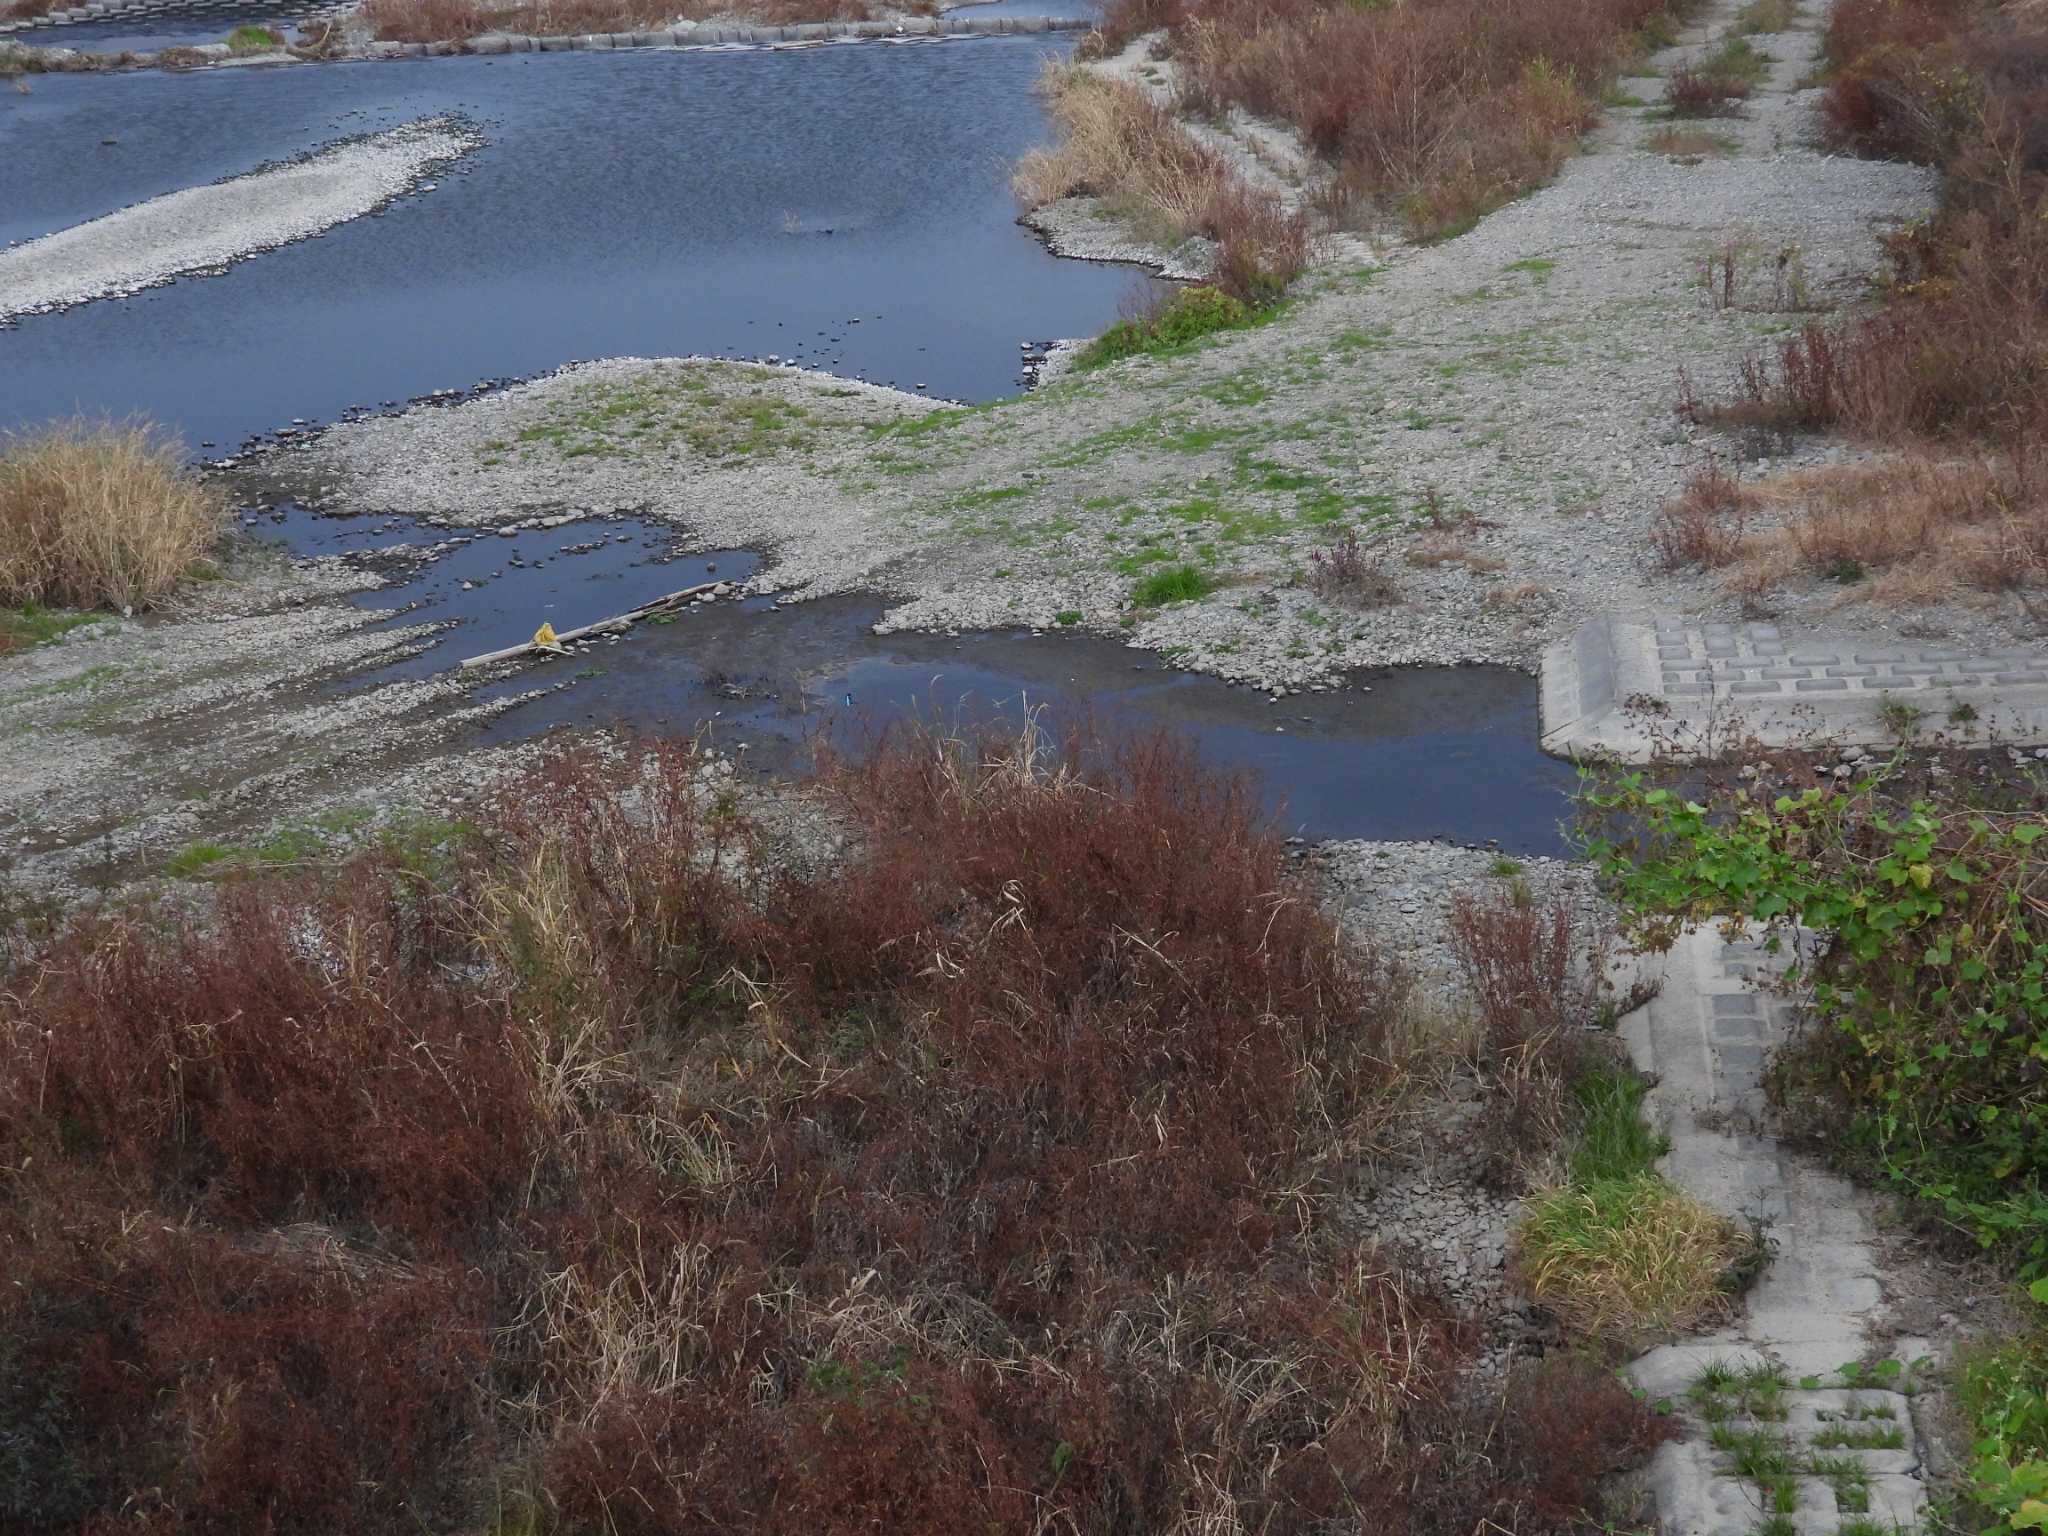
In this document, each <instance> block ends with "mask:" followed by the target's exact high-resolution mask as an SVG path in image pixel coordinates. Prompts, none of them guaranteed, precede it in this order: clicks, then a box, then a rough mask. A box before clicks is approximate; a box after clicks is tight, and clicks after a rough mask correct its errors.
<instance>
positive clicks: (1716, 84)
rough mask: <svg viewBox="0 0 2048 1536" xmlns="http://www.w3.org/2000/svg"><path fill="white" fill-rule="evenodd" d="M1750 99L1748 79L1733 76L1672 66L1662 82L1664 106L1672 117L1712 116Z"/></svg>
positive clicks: (1730, 109)
mask: <svg viewBox="0 0 2048 1536" xmlns="http://www.w3.org/2000/svg"><path fill="white" fill-rule="evenodd" d="M1748 99H1749V82H1748V81H1747V80H1740V79H1737V78H1735V77H1734V76H1732V75H1715V74H1706V73H1703V72H1701V71H1699V70H1696V69H1688V68H1680V69H1674V70H1672V71H1671V73H1670V74H1669V75H1668V76H1667V77H1666V79H1665V81H1664V105H1665V106H1666V107H1667V108H1669V109H1670V112H1671V115H1672V116H1673V117H1715V116H1718V115H1720V114H1721V113H1724V112H1729V111H1732V110H1733V109H1734V107H1735V105H1736V103H1738V102H1742V101H1747V100H1748Z"/></svg>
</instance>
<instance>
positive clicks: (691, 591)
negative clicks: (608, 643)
mask: <svg viewBox="0 0 2048 1536" xmlns="http://www.w3.org/2000/svg"><path fill="white" fill-rule="evenodd" d="M720 585H722V583H720V582H716V581H705V582H699V583H698V584H697V585H696V586H694V587H685V588H683V590H682V591H680V592H671V593H669V594H668V596H666V597H657V598H655V599H654V601H652V602H650V603H642V604H641V605H640V606H639V607H638V608H628V609H627V610H626V611H625V612H624V613H620V614H614V615H613V616H612V617H611V618H609V619H599V620H598V621H597V622H596V623H595V624H585V625H584V626H583V627H582V628H581V629H565V630H563V631H562V632H561V633H560V634H558V635H556V636H555V643H554V644H553V645H536V644H535V643H534V642H533V641H531V640H528V641H526V642H525V643H524V644H522V645H508V646H506V647H505V649H504V650H502V651H487V652H485V653H484V654H483V655H481V656H472V657H470V658H469V660H467V661H465V662H464V663H463V664H462V667H463V670H465V671H466V670H468V669H469V668H471V667H487V666H489V665H490V664H491V663H492V662H494V661H511V660H513V659H514V658H515V657H519V656H549V655H553V656H566V655H568V654H569V653H568V652H567V651H566V650H564V649H563V647H564V646H566V645H567V644H568V643H569V642H570V641H571V640H581V639H583V638H584V637H585V636H588V635H601V634H604V633H605V632H607V631H609V630H615V629H630V628H632V626H633V622H634V620H636V619H644V618H646V617H648V616H649V615H650V614H656V613H663V612H666V611H668V610H670V609H672V608H674V607H675V606H676V605H677V604H679V603H683V602H686V601H688V600H689V599H690V598H693V597H695V596H697V594H698V593H700V592H709V591H710V590H711V589H712V588H713V587H716V586H720Z"/></svg>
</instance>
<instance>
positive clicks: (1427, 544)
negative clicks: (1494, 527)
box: [1406, 533, 1508, 576]
mask: <svg viewBox="0 0 2048 1536" xmlns="http://www.w3.org/2000/svg"><path fill="white" fill-rule="evenodd" d="M1406 558H1407V561H1408V563H1409V564H1410V565H1412V566H1415V567H1416V568H1417V569H1418V570H1431V569H1434V568H1435V567H1437V566H1439V565H1462V566H1463V567H1465V569H1466V570H1468V571H1470V572H1471V573H1472V574H1473V575H1475V576H1490V575H1493V574H1495V573H1497V572H1500V571H1504V570H1506V569H1507V568H1508V563H1507V561H1505V560H1503V559H1501V558H1500V557H1499V556H1498V555H1489V554H1487V553H1486V552H1485V551H1484V550H1481V549H1474V548H1473V547H1472V546H1471V545H1470V544H1467V543H1466V542H1465V541H1464V540H1462V539H1459V538H1455V537H1453V536H1451V535H1449V534H1444V533H1430V534H1424V535H1423V536H1422V537H1421V538H1419V539H1417V540H1416V541H1415V543H1414V545H1413V546H1412V547H1411V548H1410V549H1409V551H1408V554H1407V556H1406Z"/></svg>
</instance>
